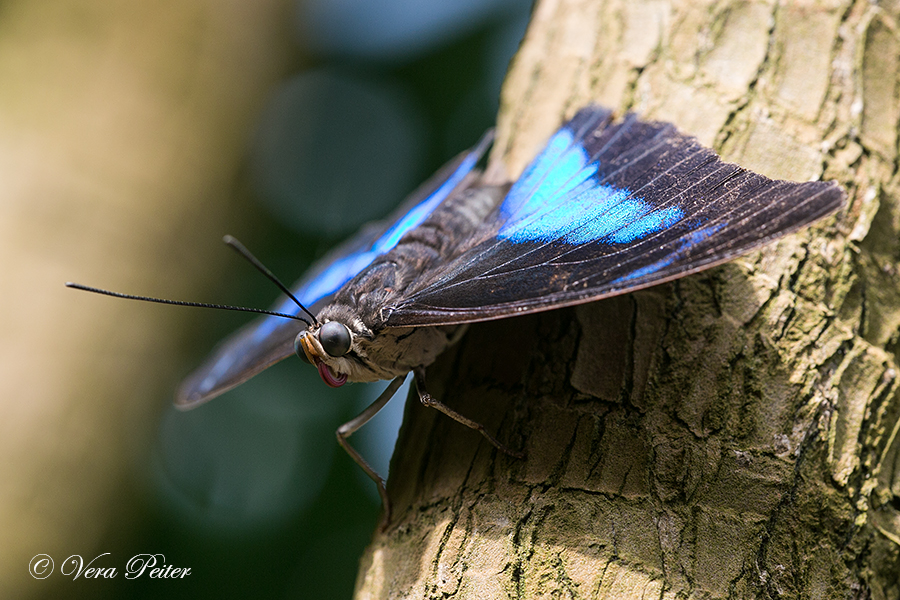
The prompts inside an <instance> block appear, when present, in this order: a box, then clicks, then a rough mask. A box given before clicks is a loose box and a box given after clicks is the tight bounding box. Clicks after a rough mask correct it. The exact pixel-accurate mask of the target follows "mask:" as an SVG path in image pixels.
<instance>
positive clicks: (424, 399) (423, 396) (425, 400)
mask: <svg viewBox="0 0 900 600" xmlns="http://www.w3.org/2000/svg"><path fill="white" fill-rule="evenodd" d="M413 374H414V375H415V378H416V392H417V393H418V394H419V402H421V403H422V404H423V405H425V406H427V407H429V408H434V409H437V410H439V411H441V412H442V413H444V414H445V415H447V416H448V417H450V418H451V419H453V420H454V421H456V422H457V423H462V424H463V425H465V426H466V427H469V428H471V429H474V430H475V431H477V432H478V433H480V434H481V435H483V436H484V438H485V439H486V440H487V441H489V442H490V443H491V445H492V446H493V447H494V448H496V449H497V450H499V451H500V452H502V453H504V454H507V455H509V456H512V457H513V458H518V459H523V458H525V453H524V452H517V451H515V450H512V449H510V448H508V447H506V446H504V445H503V444H501V443H500V442H498V441H497V440H496V439H495V438H494V436H492V435H491V434H489V433H488V432H487V431H486V430H485V428H484V425H482V424H481V423H477V422H475V421H473V420H472V419H469V418H468V417H464V416H463V415H461V414H459V413H458V412H456V411H455V410H453V409H452V408H450V407H449V406H447V405H446V404H444V403H443V402H441V401H440V400H437V399H436V398H435V397H434V396H432V395H431V394H429V393H428V392H427V391H426V390H425V369H424V368H422V367H419V368H417V369H415V370H414V371H413Z"/></svg>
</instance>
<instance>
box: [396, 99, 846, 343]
mask: <svg viewBox="0 0 900 600" xmlns="http://www.w3.org/2000/svg"><path fill="white" fill-rule="evenodd" d="M843 200H844V192H843V191H842V190H841V188H840V187H839V186H838V185H837V184H835V183H826V182H807V183H792V182H787V181H775V180H771V179H768V178H766V177H763V176H762V175H758V174H756V173H753V172H751V171H747V170H745V169H742V168H740V167H738V166H737V165H734V164H729V163H726V162H724V161H722V160H721V159H720V158H719V157H718V156H717V155H716V154H715V153H714V152H713V151H712V150H710V149H708V148H705V147H703V146H702V145H701V144H700V143H699V142H697V140H695V139H694V138H691V137H689V136H686V135H684V134H681V133H679V132H678V131H677V130H676V129H675V127H674V126H673V125H671V124H667V123H657V122H644V121H641V120H639V119H637V118H636V117H635V116H634V115H628V116H626V117H625V119H624V120H623V121H621V122H613V121H612V120H611V113H610V111H609V110H607V109H603V108H599V107H589V108H586V109H583V110H582V111H580V112H579V113H578V114H577V115H576V116H575V117H574V118H573V119H572V120H571V121H570V122H569V123H567V124H566V125H565V126H563V127H562V128H561V129H560V130H559V131H558V132H557V133H556V134H555V135H554V136H553V137H552V138H551V139H550V141H549V142H548V144H547V146H546V147H545V149H544V150H543V151H542V152H541V153H540V154H539V155H538V157H537V158H536V159H535V160H534V161H533V162H532V163H531V164H530V165H529V167H528V168H527V169H526V171H525V172H524V173H523V175H522V177H520V178H519V180H518V181H517V182H516V183H515V184H514V185H513V186H512V188H511V189H510V191H509V193H508V194H507V196H506V197H505V199H504V200H503V201H502V203H501V204H500V206H499V207H498V208H497V209H496V210H495V211H494V213H493V214H492V216H491V217H489V218H488V220H487V221H486V222H485V224H484V231H482V232H481V233H480V235H481V236H484V238H486V239H485V241H482V242H481V243H479V244H478V245H476V246H475V247H473V248H470V249H469V250H467V251H466V252H464V253H463V254H462V255H460V256H458V257H457V258H456V259H454V260H453V261H451V262H450V263H449V264H445V265H442V266H441V267H439V268H438V269H435V270H434V271H433V272H432V273H430V274H429V276H428V277H427V280H426V281H425V282H423V283H421V284H420V285H419V286H417V288H416V289H411V290H409V293H408V294H406V295H405V296H404V297H403V298H402V299H401V300H400V301H399V302H397V303H396V304H395V305H394V306H391V307H386V309H385V311H384V314H385V315H386V319H385V325H386V326H410V325H432V324H449V323H464V322H472V321H482V320H487V319H494V318H500V317H504V316H509V315H513V314H522V313H528V312H535V311H538V310H545V309H550V308H556V307H560V306H566V305H571V304H577V303H581V302H586V301H589V300H596V299H599V298H604V297H607V296H612V295H616V294H620V293H623V292H626V291H631V290H635V289H640V288H644V287H647V286H650V285H654V284H657V283H660V282H663V281H668V280H671V279H674V278H677V277H681V276H683V275H686V274H688V273H693V272H695V271H699V270H701V269H705V268H708V267H711V266H713V265H716V264H719V263H722V262H725V261H727V260H730V259H732V258H734V257H736V256H738V255H740V254H744V253H746V252H748V251H750V250H752V249H754V248H756V247H758V246H760V245H762V244H764V243H766V242H768V241H770V240H772V239H773V238H776V237H779V236H782V235H784V234H786V233H789V232H791V231H794V230H796V229H798V228H800V227H803V226H804V225H807V224H809V223H811V222H813V221H815V220H816V219H819V218H820V217H822V216H824V215H827V214H829V213H831V212H833V211H835V210H837V209H838V208H839V207H840V206H841V205H842V203H843ZM484 238H483V239H484Z"/></svg>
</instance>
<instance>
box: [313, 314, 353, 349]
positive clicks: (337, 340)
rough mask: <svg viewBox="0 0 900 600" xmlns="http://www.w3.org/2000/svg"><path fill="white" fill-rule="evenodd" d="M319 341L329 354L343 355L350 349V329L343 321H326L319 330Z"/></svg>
mask: <svg viewBox="0 0 900 600" xmlns="http://www.w3.org/2000/svg"><path fill="white" fill-rule="evenodd" d="M319 343H320V344H322V348H324V349H325V352H327V353H328V354H329V355H331V356H343V355H345V354H347V352H349V351H350V330H349V329H347V326H346V325H344V324H343V323H338V322H337V321H328V322H327V323H325V324H324V325H322V328H321V329H320V330H319Z"/></svg>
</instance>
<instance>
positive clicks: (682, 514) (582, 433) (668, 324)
mask: <svg viewBox="0 0 900 600" xmlns="http://www.w3.org/2000/svg"><path fill="white" fill-rule="evenodd" d="M898 13H900V8H898V4H897V2H883V3H879V4H875V3H871V2H865V1H858V2H849V1H833V2H830V3H825V2H812V1H809V2H804V3H797V4H790V5H788V4H785V5H777V4H776V3H770V2H739V1H727V0H726V1H723V2H705V3H703V2H691V3H686V2H685V3H679V2H668V1H666V0H646V1H641V2H625V1H624V0H621V1H618V2H617V1H615V0H611V1H605V2H599V1H589V0H544V1H541V2H538V3H537V5H536V7H535V10H534V14H533V18H532V23H531V26H530V28H529V31H528V34H527V36H526V39H525V41H524V43H523V45H522V48H521V49H520V51H519V54H518V56H517V57H516V59H515V61H514V62H513V65H512V67H511V69H510V72H509V74H508V77H507V80H506V84H505V87H504V91H503V102H502V110H501V114H500V116H499V121H498V139H497V142H496V144H495V148H494V152H493V155H492V168H491V169H492V171H493V172H496V170H495V169H497V168H498V167H497V166H498V165H501V164H502V165H504V168H505V169H506V170H507V171H508V172H509V173H511V174H512V175H513V176H515V175H517V174H518V173H520V172H521V170H522V168H523V167H524V165H525V164H526V163H527V162H528V160H529V159H530V158H531V157H532V156H533V155H534V154H535V152H536V151H537V150H538V148H539V147H540V145H541V143H542V141H543V140H545V139H546V138H547V137H548V136H549V135H550V134H551V133H552V131H553V130H554V129H555V128H556V127H557V126H558V125H559V124H560V123H561V122H562V120H563V119H564V118H565V117H569V116H571V115H572V114H574V112H575V111H576V110H577V109H578V108H580V107H581V106H582V105H585V104H587V103H590V102H599V103H601V104H605V105H608V106H612V107H615V108H617V109H618V110H619V111H620V112H624V111H625V110H634V111H636V112H638V113H640V114H641V115H643V116H645V117H648V118H654V119H659V120H667V121H672V122H674V123H675V124H676V125H678V126H679V128H681V129H682V130H683V131H686V132H689V133H691V134H693V135H695V136H697V137H698V138H699V139H700V140H701V141H702V142H704V143H706V144H709V145H712V146H713V147H715V148H716V149H717V150H718V151H719V152H720V154H722V155H723V156H724V157H725V158H726V159H727V160H729V161H733V162H737V163H739V164H741V165H742V166H745V167H748V168H751V169H754V170H756V171H759V172H761V173H763V174H765V175H767V176H770V177H777V178H786V179H794V180H801V181H802V180H807V179H810V178H817V177H821V178H825V179H837V180H838V181H840V182H841V183H843V184H844V185H846V186H847V189H848V193H849V205H848V208H847V209H845V210H843V211H842V212H841V213H840V214H838V215H837V216H836V217H831V218H829V219H826V220H825V221H823V222H821V223H819V224H817V225H816V226H814V227H812V228H810V229H808V230H806V231H803V232H800V233H798V234H795V235H791V236H789V237H787V238H785V239H783V240H781V241H780V242H778V243H776V244H772V245H770V246H768V247H766V248H765V249H764V250H762V251H760V252H755V253H753V254H751V255H749V256H747V257H744V258H742V259H739V260H736V261H734V262H732V263H729V264H727V265H724V266H722V267H719V268H716V269H712V270H710V271H707V272H705V273H701V274H699V275H694V276H691V277H686V278H684V279H681V280H679V281H676V282H674V283H671V284H666V285H661V286H657V287H655V288H652V289H649V290H646V291H642V292H637V293H633V294H628V295H625V296H620V297H617V298H612V299H609V300H604V301H600V302H595V303H591V304H586V305H583V306H580V307H577V308H575V309H566V310H556V311H552V312H547V313H543V314H539V315H532V316H527V317H521V318H515V319H507V320H503V321H497V322H493V323H486V324H480V325H474V326H472V327H471V328H470V329H469V332H468V333H467V335H466V336H465V337H464V338H463V340H462V341H461V343H459V344H458V345H457V346H456V347H454V348H453V349H451V350H450V351H448V352H447V353H446V354H445V355H444V356H443V357H442V358H441V359H440V360H439V362H438V363H436V364H435V365H434V366H433V367H432V368H431V369H429V371H428V378H429V385H430V391H431V392H432V393H433V394H434V395H435V396H437V397H438V398H440V399H441V400H443V401H444V402H446V403H447V404H449V405H450V406H452V407H454V408H456V409H457V410H458V411H460V412H461V413H463V414H464V415H466V416H469V417H471V418H473V419H475V420H477V421H480V422H482V423H484V424H485V426H486V427H487V428H488V430H489V431H492V432H496V433H497V436H498V437H499V439H500V440H501V441H504V442H505V443H507V444H509V445H510V446H512V447H513V448H522V449H524V450H525V451H526V453H527V458H526V459H525V460H521V461H519V460H515V459H512V458H509V457H507V456H505V455H502V454H499V453H498V452H497V451H495V450H494V449H493V448H492V447H491V446H490V445H488V444H487V443H485V442H484V441H483V440H482V439H481V438H480V437H479V436H478V434H477V433H475V432H472V431H470V430H467V429H466V428H464V427H462V426H460V425H459V424H457V423H455V422H453V421H451V420H450V419H447V418H446V417H443V416H442V415H439V414H437V413H436V412H435V411H429V410H427V409H425V408H423V407H421V406H419V405H418V404H417V403H416V402H415V401H414V399H411V400H410V403H409V404H408V406H407V413H406V422H405V424H404V428H403V431H402V432H401V436H400V440H399V441H398V444H397V448H396V451H395V455H394V459H393V463H392V465H391V476H390V481H389V485H388V488H389V494H390V496H391V498H392V499H393V502H394V520H393V522H392V524H391V526H390V527H389V528H388V530H387V531H386V532H384V533H377V534H376V535H375V538H374V540H373V542H372V544H371V546H370V547H369V548H368V550H367V552H366V554H365V555H364V557H363V559H362V563H361V567H360V573H359V577H358V582H357V597H358V598H388V597H391V598H392V597H407V596H409V597H416V598H420V597H425V598H433V597H453V598H498V597H526V598H532V597H572V598H588V597H590V598H617V599H621V598H645V597H672V598H674V597H677V596H681V597H685V596H696V597H715V598H720V597H723V598H724V597H731V598H757V597H759V598H768V597H779V596H784V597H788V598H848V597H850V598H856V597H859V598H869V597H871V598H875V599H887V598H898V597H900V583H898V581H900V510H898V509H900V439H898V438H900V436H898V435H897V433H898V427H900V426H898V423H900V420H898V419H900V394H898V387H900V383H898V376H897V365H896V353H897V351H898V348H900V339H898V338H900V274H898V258H900V241H898V229H900V206H898V178H897V125H898V117H900V115H898V89H900V88H898V85H897V79H898V77H897V73H898V64H897V63H898V56H900V41H898V29H897V27H898V19H897V17H898Z"/></svg>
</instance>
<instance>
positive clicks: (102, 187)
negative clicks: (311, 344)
mask: <svg viewBox="0 0 900 600" xmlns="http://www.w3.org/2000/svg"><path fill="white" fill-rule="evenodd" d="M530 10H531V2H530V0H456V1H455V2H446V1H443V0H383V1H380V2H372V1H371V0H306V1H299V2H287V1H283V0H266V1H261V2H258V3H236V2H225V1H224V0H219V1H215V2H201V1H199V0H190V1H186V2H171V1H170V2H165V1H163V2H156V3H147V4H144V3H136V2H125V1H122V2H108V1H100V0H94V1H89V0H81V1H78V0H67V1H62V0H56V1H54V0H47V1H38V2H35V1H33V0H27V1H26V0H19V1H15V0H13V1H6V2H3V3H0V231H2V232H3V236H0V237H2V241H0V250H2V252H0V256H2V258H0V260H2V261H3V263H2V268H3V274H4V277H3V278H2V279H3V282H2V283H0V285H2V286H3V288H2V294H0V297H2V300H0V302H2V303H3V304H2V307H3V310H2V311H0V313H2V315H0V319H2V322H0V352H2V356H0V381H2V383H0V386H2V388H0V390H2V394H3V397H2V399H0V401H2V407H3V411H4V412H3V419H2V424H0V452H2V453H3V456H4V457H5V461H4V464H3V465H2V467H0V469H2V471H0V477H2V480H3V484H2V488H0V527H2V530H3V531H4V532H5V533H4V536H5V539H4V543H3V550H0V597H4V598H6V597H18V598H51V597H53V598H55V597H63V596H64V597H69V598H73V597H90V598H118V597H128V598H157V597H160V596H161V595H163V594H164V595H165V597H167V598H204V597H216V598H243V597H247V596H250V595H253V596H256V597H266V598H281V597H284V598H288V597H290V598H344V597H349V596H350V594H351V592H352V589H353V586H354V579H355V576H356V569H357V559H358V557H359V555H360V554H361V552H362V549H363V547H364V546H365V545H366V544H367V542H368V540H369V538H370V536H371V533H372V531H373V530H374V528H375V526H376V524H377V519H378V515H379V505H378V500H377V494H376V492H375V488H374V485H373V484H372V483H371V482H370V481H369V480H368V479H366V477H365V476H364V474H363V473H362V472H361V471H360V470H359V469H358V468H356V466H355V465H354V464H353V463H352V461H351V460H350V459H349V458H348V457H347V456H345V455H344V453H343V452H341V451H340V450H339V447H338V446H337V443H336V441H335V439H334V430H335V429H336V428H337V427H338V426H339V425H340V424H341V423H343V422H344V421H346V420H347V419H349V418H351V417H352V416H354V415H355V414H356V413H357V412H359V411H360V410H361V409H362V408H363V407H364V406H365V405H366V404H367V403H368V402H370V401H371V400H372V399H374V397H375V396H376V395H377V393H378V390H379V389H380V387H381V386H380V385H371V386H368V385H352V386H345V387H344V388H341V389H338V390H333V389H329V388H327V387H326V386H325V385H324V384H323V383H322V382H321V381H319V379H318V376H317V374H316V373H315V371H314V370H313V369H311V368H309V367H307V366H306V365H304V364H303V363H301V362H300V361H297V360H288V361H284V362H283V363H281V364H279V365H277V366H276V367H274V368H272V369H270V370H269V371H266V372H265V373H264V374H262V375H260V376H258V377H257V378H255V379H254V380H251V381H250V382H248V383H247V384H245V385H243V386H241V387H239V388H237V389H236V390H234V391H233V392H230V393H228V394H226V395H225V396H223V397H221V398H219V399H216V400H214V401H213V402H211V403H209V404H207V405H204V406H202V407H200V408H198V409H196V410H193V411H190V412H187V413H181V412H177V411H175V410H174V409H173V408H172V406H171V398H172V394H173V391H174V388H175V387H176V386H177V384H178V381H179V380H180V379H181V378H182V377H184V376H185V375H186V374H187V373H188V372H189V371H190V370H191V369H192V368H193V367H195V366H197V365H199V363H200V362H201V361H202V360H203V358H204V356H205V355H206V353H208V352H209V351H210V350H211V349H212V348H213V346H214V345H215V344H216V343H217V341H218V340H220V339H221V338H222V337H224V336H225V335H227V334H228V333H230V332H231V331H232V330H234V329H236V328H237V327H239V326H240V325H241V324H243V323H245V322H246V321H247V320H248V317H246V316H244V315H239V314H230V313H224V312H218V311H202V310H195V309H180V308H174V307H165V306H154V305H149V304H140V303H134V302H127V301H117V300H113V299H109V298H104V297H99V296H92V295H88V294H82V293H78V292H74V291H71V290H67V289H65V288H64V287H63V285H62V284H63V282H64V281H67V280H73V281H78V282H79V283H85V284H89V285H96V286H100V287H107V288H112V289H116V290H119V291H124V292H130V293H137V294H147V295H155V296H162V297H168V298H174V299H186V300H197V301H209V302H220V303H226V304H237V305H243V306H253V307H267V306H269V305H271V304H272V303H273V300H274V299H275V297H276V296H277V293H276V291H275V290H274V289H273V286H272V285H271V284H269V283H268V282H267V281H266V280H265V279H263V278H262V277H261V276H260V275H259V274H258V273H256V272H255V271H253V269H252V268H251V267H249V266H248V265H247V264H245V263H243V262H242V261H241V260H240V259H239V258H237V257H236V256H234V255H233V253H231V252H230V251H228V250H227V249H226V248H225V247H224V245H222V244H221V241H220V240H221V236H222V235H223V234H225V233H230V234H233V235H235V236H236V237H238V238H239V239H241V240H242V241H243V242H244V243H245V245H247V246H248V247H249V248H250V249H251V250H252V251H253V252H254V253H255V254H256V255H257V256H258V257H259V258H260V259H261V260H262V261H263V262H264V263H265V264H267V265H268V266H269V267H270V268H271V269H272V270H273V271H274V272H275V273H277V274H279V276H280V277H282V278H283V279H286V280H291V281H292V280H295V279H298V278H299V277H300V275H301V274H302V273H303V271H304V269H305V268H306V267H307V266H308V265H309V264H310V263H311V262H312V261H313V260H315V258H316V257H318V256H321V255H322V254H323V253H324V252H326V251H327V250H328V248H330V247H331V246H332V245H334V244H335V243H337V242H339V241H340V240H341V239H343V238H344V237H346V236H347V235H350V234H352V233H353V232H354V231H355V230H356V229H357V228H358V227H359V226H360V225H361V224H362V223H364V222H366V221H368V220H371V219H377V218H380V217H381V216H383V215H385V214H387V213H388V212H389V211H390V210H391V209H392V208H393V207H394V206H396V205H397V204H399V202H400V201H402V199H403V197H404V196H405V194H407V193H408V192H410V191H411V190H412V189H413V188H414V187H415V186H416V185H417V184H418V183H420V182H421V181H422V180H424V179H425V178H427V177H428V176H429V175H430V174H431V173H432V172H433V171H434V170H435V169H437V168H438V167H439V166H440V165H441V164H442V163H443V162H445V161H446V160H448V159H449V158H451V157H452V156H453V155H455V154H456V153H458V152H460V151H461V150H463V149H465V148H467V147H469V146H470V145H472V144H473V143H474V142H475V141H477V139H478V138H479V136H480V135H481V134H482V133H483V132H484V130H485V129H487V128H488V127H490V126H492V125H493V121H494V118H495V115H496V112H497V109H498V105H497V102H498V95H499V89H500V85H501V82H502V79H503V76H504V74H505V72H506V68H507V65H508V63H509V60H510V59H511V58H512V56H513V54H514V53H515V51H516V49H517V47H518V44H519V41H520V40H521V37H522V35H523V34H524V31H525V27H526V25H527V22H528V17H529V14H530ZM402 412H403V400H402V398H399V399H395V401H394V402H392V403H391V404H390V405H389V406H388V408H387V409H386V410H385V411H383V414H381V415H379V417H378V418H377V419H376V421H375V422H373V423H371V424H370V425H369V426H368V427H366V428H365V429H364V430H363V431H361V432H360V433H358V434H357V435H356V436H354V438H353V443H354V444H355V445H356V447H357V448H359V449H360V450H361V452H362V453H363V454H364V455H365V456H366V457H368V458H370V459H371V460H372V462H373V463H374V464H375V466H376V468H377V469H378V470H379V471H380V472H383V473H384V472H386V471H387V465H388V460H389V458H390V453H391V451H392V448H393V443H394V439H395V436H396V430H397V428H398V427H399V423H400V419H401V418H402ZM104 553H109V554H106V555H104ZM144 553H151V554H155V553H160V554H163V555H165V563H166V564H170V565H174V566H176V567H189V568H190V569H191V574H190V576H188V577H187V578H185V579H179V580H173V581H165V580H154V579H150V578H149V577H147V576H146V575H145V576H143V577H139V578H137V579H133V580H129V579H127V578H126V577H125V565H126V563H127V561H128V559H129V558H131V557H132V556H134V555H136V554H144ZM38 554H46V555H48V556H50V557H51V558H52V559H53V560H54V571H53V573H51V574H50V575H49V576H48V577H46V578H45V579H37V578H34V577H32V576H31V575H30V574H29V561H30V560H31V559H32V557H34V556H36V555H38ZM73 555H78V556H81V557H82V558H83V560H84V562H85V563H88V562H90V561H91V560H93V559H94V558H95V557H97V556H100V555H103V556H100V557H99V558H97V559H96V560H95V562H94V563H93V565H92V566H95V567H97V566H99V567H115V568H116V570H117V572H118V574H117V576H116V577H115V578H114V579H110V580H93V579H86V578H85V576H84V575H82V576H80V577H78V578H75V577H74V574H71V568H72V567H73V566H74V565H73V564H72V563H66V559H67V558H68V557H70V556H73ZM61 571H63V572H68V573H70V574H69V575H64V574H63V573H62V572H61Z"/></svg>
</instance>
